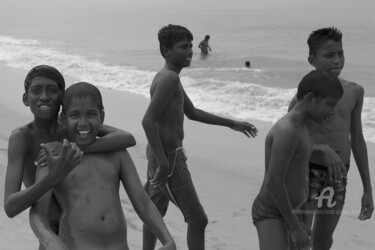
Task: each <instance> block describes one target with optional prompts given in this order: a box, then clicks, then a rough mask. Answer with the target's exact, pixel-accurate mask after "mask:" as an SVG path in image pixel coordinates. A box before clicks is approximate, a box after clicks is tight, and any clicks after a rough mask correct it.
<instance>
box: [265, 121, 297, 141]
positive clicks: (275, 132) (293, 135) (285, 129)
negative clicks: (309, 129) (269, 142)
mask: <svg viewBox="0 0 375 250" xmlns="http://www.w3.org/2000/svg"><path fill="white" fill-rule="evenodd" d="M298 135H299V127H298V126H296V124H294V123H293V122H292V121H291V119H289V117H288V115H285V116H284V117H282V118H281V119H280V120H278V121H277V122H276V123H275V124H274V125H273V127H272V128H271V130H270V132H269V133H268V135H267V138H272V139H280V140H285V139H288V141H289V140H293V139H297V138H298Z"/></svg>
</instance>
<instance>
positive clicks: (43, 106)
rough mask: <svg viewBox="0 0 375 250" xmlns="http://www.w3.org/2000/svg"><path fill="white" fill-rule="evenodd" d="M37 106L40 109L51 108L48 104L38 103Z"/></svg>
mask: <svg viewBox="0 0 375 250" xmlns="http://www.w3.org/2000/svg"><path fill="white" fill-rule="evenodd" d="M39 108H41V109H49V108H51V106H48V105H40V106H39Z"/></svg>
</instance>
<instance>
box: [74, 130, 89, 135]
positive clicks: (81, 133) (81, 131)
mask: <svg viewBox="0 0 375 250" xmlns="http://www.w3.org/2000/svg"><path fill="white" fill-rule="evenodd" d="M77 133H78V134H80V135H87V134H88V133H90V130H79V131H77Z"/></svg>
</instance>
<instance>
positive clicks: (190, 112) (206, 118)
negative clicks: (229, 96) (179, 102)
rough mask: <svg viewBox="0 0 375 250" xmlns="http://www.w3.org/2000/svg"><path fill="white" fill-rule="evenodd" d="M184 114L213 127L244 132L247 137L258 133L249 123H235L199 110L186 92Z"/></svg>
mask: <svg viewBox="0 0 375 250" xmlns="http://www.w3.org/2000/svg"><path fill="white" fill-rule="evenodd" d="M184 113H185V115H186V116H187V117H188V118H189V119H190V120H194V121H199V122H203V123H207V124H212V125H219V126H225V127H229V128H231V129H233V130H235V131H239V132H242V133H243V134H245V135H246V136H247V137H255V136H256V135H257V133H258V130H257V128H256V127H255V126H254V125H253V124H250V123H248V122H241V121H235V120H232V119H228V118H224V117H221V116H217V115H214V114H211V113H208V112H206V111H204V110H201V109H198V108H196V107H195V106H194V104H193V103H192V101H191V100H190V98H189V97H188V95H187V94H186V92H185V90H184Z"/></svg>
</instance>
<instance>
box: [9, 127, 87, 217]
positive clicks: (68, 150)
mask: <svg viewBox="0 0 375 250" xmlns="http://www.w3.org/2000/svg"><path fill="white" fill-rule="evenodd" d="M31 142H32V138H31V135H30V133H29V132H27V131H26V130H25V129H20V130H16V131H14V132H13V133H12V135H11V136H10V138H9V144H8V165H7V172H6V177H5V193H4V210H5V212H6V214H7V216H8V217H10V218H12V217H14V216H16V215H18V214H19V213H21V212H22V211H24V210H26V209H27V208H29V207H30V206H31V205H33V204H34V203H35V202H36V201H37V200H38V199H39V198H40V197H41V196H42V195H43V194H45V193H46V192H47V191H49V190H50V189H51V188H52V187H53V186H54V185H56V184H57V183H58V182H59V181H60V180H62V178H64V177H65V175H66V174H67V173H68V172H69V171H70V170H71V169H72V168H73V167H75V166H76V165H77V164H78V163H77V162H78V161H79V159H80V157H81V155H80V152H79V149H78V148H77V147H76V146H74V145H73V144H69V143H68V142H67V141H66V142H65V144H64V146H63V148H64V150H63V151H62V152H61V153H60V154H59V155H58V156H57V157H56V158H55V159H54V160H53V161H51V163H50V164H51V165H50V166H51V171H50V172H49V174H48V175H47V176H46V178H43V180H41V181H40V182H38V183H34V182H31V183H25V186H26V187H27V188H25V189H23V190H22V191H21V185H22V181H23V179H24V176H23V175H24V168H35V166H34V165H33V162H32V161H31V160H30V159H28V158H30V157H31V156H30V154H31V149H30V144H31ZM28 181H29V182H30V181H32V180H28Z"/></svg>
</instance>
